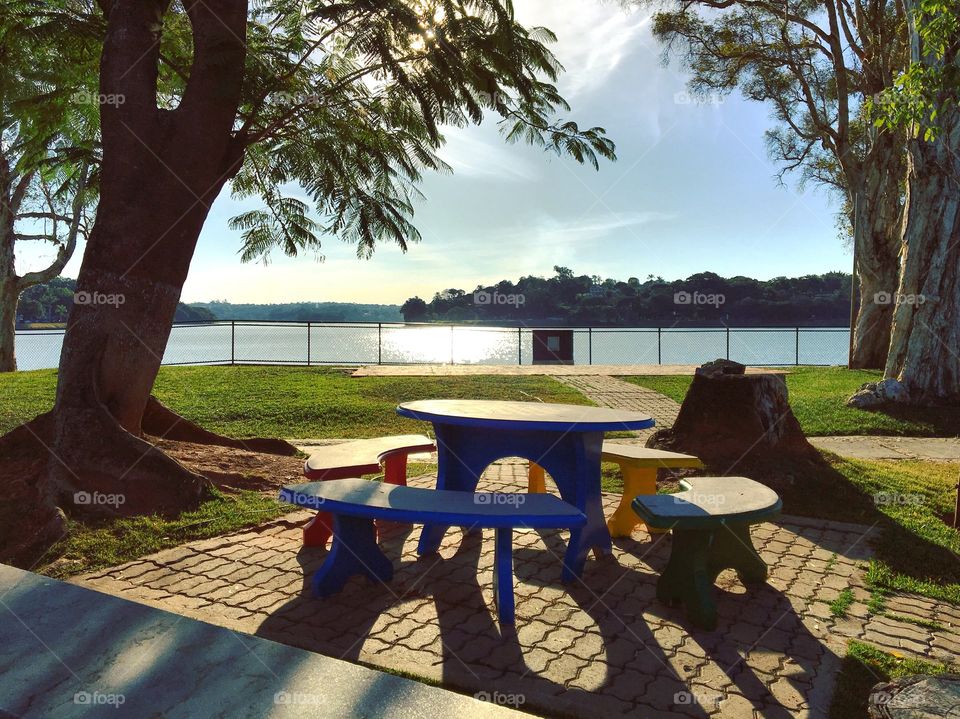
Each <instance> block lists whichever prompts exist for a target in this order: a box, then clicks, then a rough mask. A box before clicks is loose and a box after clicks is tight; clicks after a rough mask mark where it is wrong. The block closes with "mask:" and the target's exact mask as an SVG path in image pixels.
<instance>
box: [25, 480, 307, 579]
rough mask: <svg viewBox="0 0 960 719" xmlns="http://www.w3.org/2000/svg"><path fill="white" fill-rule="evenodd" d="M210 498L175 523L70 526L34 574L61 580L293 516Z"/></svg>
mask: <svg viewBox="0 0 960 719" xmlns="http://www.w3.org/2000/svg"><path fill="white" fill-rule="evenodd" d="M212 494H213V497H212V498H211V499H208V500H207V501H205V502H203V503H202V504H200V506H199V507H197V509H195V510H192V511H189V512H183V513H182V514H180V515H179V516H177V517H160V516H158V515H154V516H149V517H143V516H140V517H128V518H125V519H108V520H101V521H85V522H78V521H74V520H69V525H68V534H67V536H66V537H64V538H63V539H62V540H60V541H59V542H57V543H56V544H54V545H53V546H51V547H50V549H49V550H47V553H46V554H45V555H44V556H43V557H41V558H40V560H39V561H38V562H37V566H36V567H34V571H36V572H39V573H41V574H47V575H49V576H51V577H58V578H63V577H67V576H70V575H72V574H82V573H84V572H92V571H94V570H95V569H102V568H105V567H113V566H116V565H117V564H122V563H123V562H129V561H130V560H132V559H136V558H137V557H142V556H144V555H146V554H152V553H154V552H159V551H160V550H161V549H167V548H169V547H175V546H177V545H180V544H184V543H185V542H190V541H193V540H196V539H207V538H209V537H217V536H220V535H221V534H229V533H230V532H235V531H237V530H239V529H242V528H244V527H252V526H256V525H258V524H262V523H263V522H266V521H268V520H270V519H273V518H274V517H278V516H280V515H282V514H286V513H287V512H289V511H290V510H291V507H290V506H289V505H285V504H281V503H280V502H278V501H276V500H275V499H271V498H270V497H267V496H264V495H263V494H261V493H260V492H240V493H238V494H225V493H223V492H220V491H218V490H215V489H214V490H212Z"/></svg>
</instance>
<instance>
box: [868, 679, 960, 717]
mask: <svg viewBox="0 0 960 719" xmlns="http://www.w3.org/2000/svg"><path fill="white" fill-rule="evenodd" d="M867 711H868V712H869V715H870V719H937V718H943V717H946V718H947V719H951V718H953V717H960V675H957V674H942V675H940V676H938V677H931V676H926V675H923V674H918V675H912V676H907V677H899V678H898V679H894V680H893V681H891V682H887V683H881V684H877V685H875V686H874V687H873V691H871V692H870V699H869V703H868V706H867Z"/></svg>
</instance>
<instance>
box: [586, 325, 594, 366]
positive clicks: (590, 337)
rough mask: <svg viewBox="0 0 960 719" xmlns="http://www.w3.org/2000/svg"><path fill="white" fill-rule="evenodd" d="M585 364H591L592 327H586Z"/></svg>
mask: <svg viewBox="0 0 960 719" xmlns="http://www.w3.org/2000/svg"><path fill="white" fill-rule="evenodd" d="M587 364H593V327H587Z"/></svg>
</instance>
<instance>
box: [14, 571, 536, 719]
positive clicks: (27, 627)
mask: <svg viewBox="0 0 960 719" xmlns="http://www.w3.org/2000/svg"><path fill="white" fill-rule="evenodd" d="M169 608H170V609H172V610H173V612H176V613H171V612H167V611H162V610H161V609H155V608H152V607H149V606H144V604H143V603H140V602H132V601H128V600H127V599H122V598H118V597H115V596H109V595H107V594H103V593H101V592H96V591H91V590H90V589H88V588H85V587H82V586H77V585H75V584H66V583H64V582H58V581H57V580H55V579H50V578H48V577H41V576H38V575H36V574H31V573H29V572H24V571H23V570H20V569H15V568H13V567H8V566H6V565H3V564H0V716H4V717H18V718H20V717H22V718H23V719H46V718H47V717H55V718H57V719H72V718H73V717H77V718H78V719H79V718H80V717H85V718H86V717H110V719H119V718H121V717H167V718H168V719H178V718H180V717H182V718H183V719H192V718H193V717H230V719H247V718H249V719H259V718H260V717H270V718H271V719H294V718H295V717H305V716H322V717H333V718H335V719H348V718H351V717H370V718H371V719H373V718H374V717H383V718H388V717H389V718H392V719H419V717H425V716H436V717H475V718H476V719H480V717H484V719H485V718H486V717H498V718H502V719H510V718H511V717H517V718H519V717H521V716H526V715H521V714H520V713H519V712H516V711H510V710H509V709H506V708H503V707H500V706H492V705H491V704H490V703H487V702H481V701H478V700H477V699H474V698H472V697H466V696H463V695H461V694H454V693H453V692H450V691H446V690H444V689H439V688H437V687H432V686H428V685H426V684H422V683H420V682H416V681H412V680H410V679H404V678H401V677H398V676H393V675H390V674H385V673H383V672H380V671H376V670H373V669H369V668H367V667H362V666H358V665H357V664H351V663H349V662H345V661H342V660H340V659H334V658H332V657H326V656H322V655H320V654H315V653H313V652H309V651H305V650H303V649H298V648H296V647H293V646H289V645H290V644H291V643H290V642H287V643H285V644H280V643H277V642H272V641H270V640H269V639H263V638H261V637H255V636H250V635H249V634H241V633H237V632H235V631H232V630H230V629H225V628H223V627H222V626H215V624H216V623H217V622H214V624H208V623H205V622H200V621H196V620H194V619H189V618H187V617H184V616H182V613H181V612H179V611H177V607H176V606H170V607H169Z"/></svg>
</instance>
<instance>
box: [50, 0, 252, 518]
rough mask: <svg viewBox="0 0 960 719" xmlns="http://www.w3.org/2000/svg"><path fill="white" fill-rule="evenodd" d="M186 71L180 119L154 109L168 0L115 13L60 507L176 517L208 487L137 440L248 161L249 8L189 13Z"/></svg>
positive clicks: (58, 417) (66, 379)
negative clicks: (85, 495)
mask: <svg viewBox="0 0 960 719" xmlns="http://www.w3.org/2000/svg"><path fill="white" fill-rule="evenodd" d="M184 6H185V7H186V9H187V13H188V15H189V17H190V21H191V24H192V26H193V36H194V52H195V55H194V65H193V68H192V71H191V76H190V81H189V83H188V86H187V89H186V91H185V94H184V97H183V98H182V101H181V103H180V105H179V107H178V108H177V109H176V110H173V111H167V110H159V109H157V106H156V103H157V99H156V84H157V59H158V52H159V34H160V31H161V23H162V19H163V15H164V13H165V11H166V9H167V7H168V2H167V0H117V2H115V3H113V4H112V5H111V6H110V7H111V9H110V12H109V16H108V25H107V34H106V38H105V41H104V49H103V56H102V59H101V72H100V89H101V92H102V93H103V94H104V95H107V96H122V97H124V98H125V101H124V102H123V103H121V104H116V105H102V109H101V126H102V134H103V166H102V171H101V197H100V205H99V208H98V211H97V219H96V223H95V225H94V228H93V231H92V233H91V235H90V238H89V241H88V244H87V249H86V253H85V256H84V261H83V265H82V267H81V269H80V274H79V277H78V279H77V292H78V297H79V298H80V301H78V302H75V303H74V305H73V308H72V309H71V311H70V316H69V319H68V322H67V330H66V334H65V336H64V343H63V351H62V354H61V357H60V376H59V384H58V387H57V396H56V404H55V407H54V412H53V423H54V437H53V447H52V459H51V460H50V473H49V476H50V478H51V481H52V485H53V486H52V488H51V489H52V491H53V493H54V494H55V495H57V496H59V497H61V498H62V497H64V496H71V495H72V494H73V493H74V492H76V491H78V490H83V491H89V490H96V491H99V492H102V493H107V494H122V495H124V497H125V501H124V504H123V507H122V509H123V511H125V512H130V513H139V512H151V511H156V510H164V509H173V508H176V507H182V506H185V505H188V504H189V503H191V502H192V501H194V500H196V498H197V497H199V495H200V493H201V491H202V488H203V486H204V480H203V478H202V477H200V476H199V475H195V474H193V473H191V472H189V471H187V470H186V469H185V468H183V467H182V466H181V465H180V464H178V463H177V462H176V461H174V460H173V459H171V458H170V457H168V456H167V455H165V454H163V453H162V452H160V451H159V450H157V449H156V448H154V447H153V446H152V445H150V444H149V443H147V442H145V441H143V440H142V439H140V438H139V435H140V433H141V419H142V417H143V413H144V409H145V407H146V406H147V402H148V398H149V396H150V390H151V388H152V386H153V383H154V380H155V378H156V375H157V371H158V370H159V367H160V362H161V358H162V356H163V352H164V348H165V347H166V343H167V338H168V336H169V333H170V329H171V326H172V324H173V318H174V313H175V312H176V308H177V302H178V300H179V298H180V291H181V289H182V287H183V283H184V281H185V280H186V276H187V270H188V269H189V266H190V261H191V259H192V257H193V252H194V249H195V247H196V242H197V238H198V236H199V234H200V230H201V228H202V227H203V223H204V220H205V219H206V217H207V213H208V211H209V208H210V205H211V204H212V203H213V201H214V199H215V198H216V197H217V195H218V194H219V192H220V190H221V189H222V187H223V185H224V184H225V183H226V181H227V180H228V179H229V178H230V177H231V176H232V175H233V174H235V173H236V171H237V170H238V169H239V166H240V163H241V161H242V145H241V144H240V143H238V142H236V141H234V140H232V139H231V130H232V127H233V121H234V118H235V116H236V110H237V105H238V102H239V97H240V89H241V87H240V86H241V78H242V68H243V63H244V54H245V47H244V40H243V38H244V37H245V29H246V12H247V10H246V2H245V0H205V2H202V3H201V2H185V3H184Z"/></svg>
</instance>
